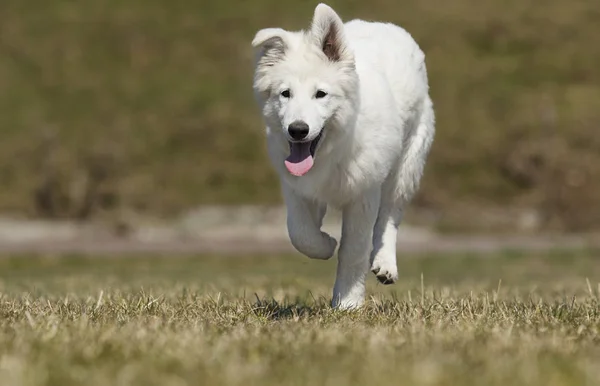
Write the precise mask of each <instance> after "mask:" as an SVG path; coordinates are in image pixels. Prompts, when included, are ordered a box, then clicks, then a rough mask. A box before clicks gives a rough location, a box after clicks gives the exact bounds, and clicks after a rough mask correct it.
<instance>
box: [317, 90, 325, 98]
mask: <svg viewBox="0 0 600 386" xmlns="http://www.w3.org/2000/svg"><path fill="white" fill-rule="evenodd" d="M326 96H327V93H326V92H325V91H323V90H319V91H317V93H316V94H315V98H317V99H321V98H325V97H326Z"/></svg>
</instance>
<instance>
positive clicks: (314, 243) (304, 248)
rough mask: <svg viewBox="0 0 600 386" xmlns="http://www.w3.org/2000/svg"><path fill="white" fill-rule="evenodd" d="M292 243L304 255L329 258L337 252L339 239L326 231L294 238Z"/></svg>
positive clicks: (322, 258) (318, 258)
mask: <svg viewBox="0 0 600 386" xmlns="http://www.w3.org/2000/svg"><path fill="white" fill-rule="evenodd" d="M291 240H292V245H293V246H294V248H296V250H297V251H298V252H300V253H302V254H303V255H305V256H307V257H309V258H311V259H316V260H328V259H330V258H331V257H332V256H333V254H334V253H335V249H336V247H337V241H336V240H335V239H334V238H333V237H331V236H329V235H328V234H327V233H325V232H320V234H319V235H318V236H317V237H310V238H306V239H304V238H303V239H301V240H299V239H297V238H296V239H294V238H292V239H291Z"/></svg>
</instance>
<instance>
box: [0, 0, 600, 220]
mask: <svg viewBox="0 0 600 386" xmlns="http://www.w3.org/2000/svg"><path fill="white" fill-rule="evenodd" d="M328 3H329V4H330V5H332V6H333V7H334V8H335V9H336V10H338V11H339V13H340V15H341V17H343V18H344V19H346V20H347V19H352V18H363V19H369V20H385V21H390V22H393V23H397V24H400V25H402V26H404V27H405V28H406V29H407V30H408V31H410V33H411V34H412V35H413V36H414V38H415V39H416V40H417V42H418V43H419V44H420V45H421V47H422V48H423V50H424V52H425V54H426V55H427V66H428V73H429V78H430V82H431V94H432V98H433V101H434V104H435V108H436V116H437V129H438V130H437V134H436V140H435V142H434V145H433V148H432V151H431V157H430V160H429V162H428V165H427V168H426V175H425V177H424V181H423V189H422V191H421V193H420V195H419V200H418V203H419V205H421V206H423V207H425V208H427V209H433V210H436V211H439V212H440V213H442V214H443V216H442V217H443V219H442V220H439V221H442V222H444V223H445V224H446V226H448V227H450V226H451V227H461V226H464V227H467V228H468V225H469V224H470V223H469V221H473V220H471V219H473V218H479V217H480V216H479V214H480V213H481V212H480V210H479V208H480V207H484V208H488V207H491V208H492V209H494V208H498V207H500V208H501V211H504V210H505V208H506V207H507V206H509V205H511V206H516V207H521V206H524V207H527V208H529V207H533V208H535V209H536V210H538V211H539V212H540V213H541V217H542V218H541V222H542V226H544V227H554V228H568V229H573V230H581V229H584V230H585V229H590V228H593V227H596V228H598V227H599V226H600V211H598V210H590V208H597V207H598V205H597V202H598V196H599V192H600V130H598V122H599V121H600V87H599V86H600V66H598V63H599V62H600V33H599V28H598V26H599V25H600V8H599V7H598V0H571V1H568V2H567V1H564V0H546V1H544V2H539V1H537V2H536V1H522V0H502V1H501V0H491V1H478V0H455V1H441V0H404V1H402V2H396V1H389V0H372V1H369V2H361V1H349V0H344V1H341V0H332V1H330V2H328ZM315 4H316V2H307V1H297V2H292V3H290V2H282V1H280V0H255V1H235V0H227V1H225V0H219V1H216V0H202V1H194V0H144V1H140V0H119V1H116V0H95V1H67V0H29V1H27V2H24V1H23V0H2V1H0V53H1V55H0V130H2V142H0V183H1V184H2V187H3V189H1V190H0V210H1V211H3V212H6V211H10V212H11V213H17V214H20V215H23V214H24V215H31V216H33V215H35V216H46V217H76V218H77V217H79V218H89V217H94V216H97V217H103V216H106V217H111V216H119V215H121V214H122V213H123V212H125V213H129V211H134V212H142V213H150V214H152V215H162V216H167V217H168V216H173V214H174V213H181V212H183V211H185V210H186V209H188V208H190V207H195V206H196V205H199V204H207V203H211V204H212V203H219V204H239V203H249V202H251V203H272V202H277V201H280V194H279V189H278V186H279V185H278V183H277V180H276V177H275V173H274V172H273V171H272V169H271V167H270V166H269V165H268V162H267V153H266V150H265V146H264V138H263V124H262V122H261V119H260V117H259V114H258V111H257V110H258V109H257V108H256V105H255V103H254V100H253V97H252V87H251V86H252V51H251V47H250V42H251V40H252V38H253V36H254V34H255V33H256V31H257V30H259V29H260V28H265V27H268V26H281V27H285V28H289V29H300V28H305V27H306V26H307V25H308V23H309V20H310V18H311V16H312V12H313V10H314V6H315ZM457 201H460V204H461V206H468V207H469V209H471V210H473V208H472V207H474V212H473V213H475V214H476V215H474V216H465V215H464V213H465V208H462V207H461V208H459V207H458V206H459V205H458V204H457ZM467 204H468V205H467ZM448 217H451V218H450V219H448ZM470 225H471V228H473V227H475V229H479V227H480V226H481V225H480V224H479V223H477V222H475V224H470ZM509 228H510V226H509Z"/></svg>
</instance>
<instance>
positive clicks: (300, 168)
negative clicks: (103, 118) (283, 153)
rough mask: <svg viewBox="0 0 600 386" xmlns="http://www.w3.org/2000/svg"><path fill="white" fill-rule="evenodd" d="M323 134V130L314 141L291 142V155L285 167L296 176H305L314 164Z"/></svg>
mask: <svg viewBox="0 0 600 386" xmlns="http://www.w3.org/2000/svg"><path fill="white" fill-rule="evenodd" d="M322 135H323V130H321V132H320V133H319V135H317V136H316V138H315V139H313V140H312V141H306V142H289V144H290V156H289V157H288V158H287V159H286V160H285V167H286V168H287V170H288V171H289V172H290V173H291V174H293V175H294V176H298V177H299V176H303V175H304V174H306V173H307V172H308V171H309V170H310V169H311V168H312V167H313V165H314V162H315V161H314V156H315V152H316V151H317V146H318V145H319V141H320V140H321V137H322Z"/></svg>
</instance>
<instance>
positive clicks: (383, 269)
mask: <svg viewBox="0 0 600 386" xmlns="http://www.w3.org/2000/svg"><path fill="white" fill-rule="evenodd" d="M371 272H373V273H374V274H375V276H376V277H377V280H379V282H380V283H381V284H394V283H395V282H396V281H397V280H398V267H397V266H396V259H390V258H379V256H377V257H375V260H373V265H372V266H371Z"/></svg>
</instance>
